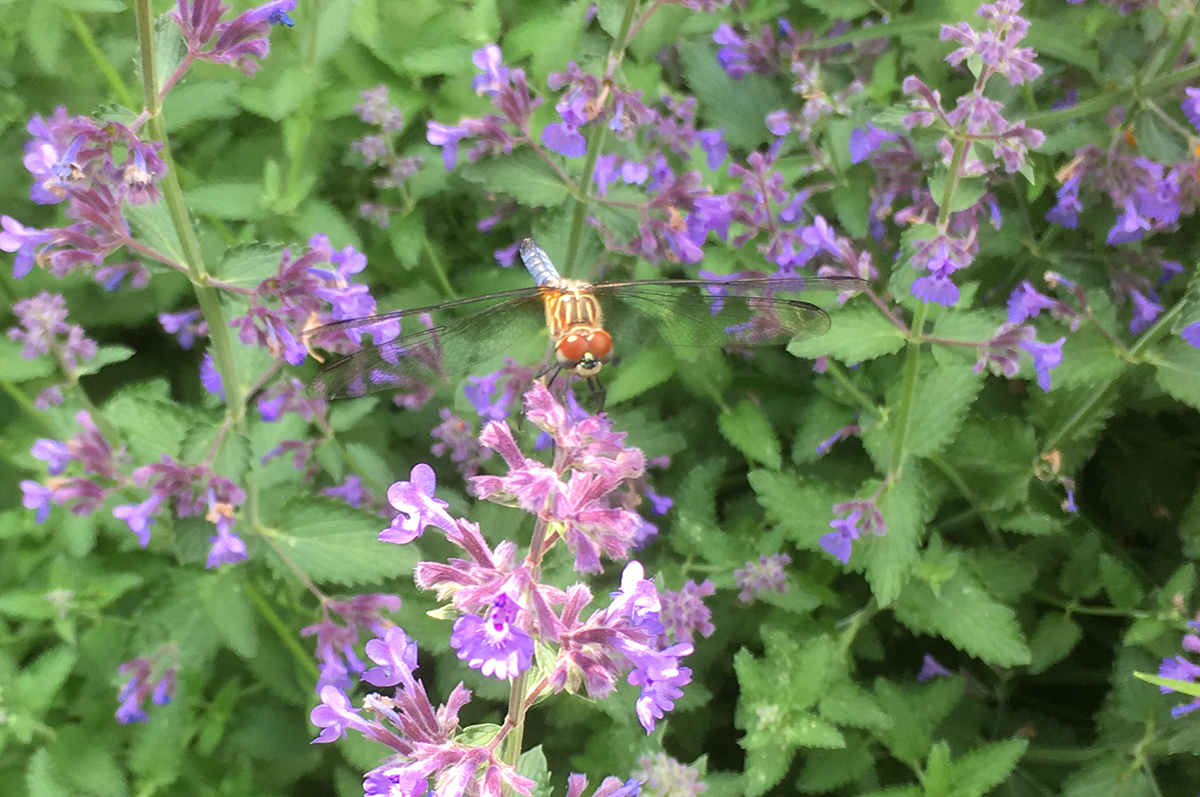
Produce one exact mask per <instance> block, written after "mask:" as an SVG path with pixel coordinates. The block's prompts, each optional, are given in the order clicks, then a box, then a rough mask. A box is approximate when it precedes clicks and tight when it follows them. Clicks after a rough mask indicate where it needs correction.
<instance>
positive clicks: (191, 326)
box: [158, 308, 208, 349]
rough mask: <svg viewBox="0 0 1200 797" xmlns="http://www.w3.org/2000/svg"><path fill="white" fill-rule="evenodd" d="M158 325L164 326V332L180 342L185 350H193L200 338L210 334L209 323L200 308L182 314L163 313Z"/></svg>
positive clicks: (159, 317)
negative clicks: (197, 339)
mask: <svg viewBox="0 0 1200 797" xmlns="http://www.w3.org/2000/svg"><path fill="white" fill-rule="evenodd" d="M158 323H160V324H162V328H163V330H165V331H166V332H167V333H168V334H170V335H174V336H175V337H176V338H177V339H178V340H179V345H180V346H182V347H183V348H185V349H190V348H192V345H193V344H194V343H195V342H196V338H197V337H198V336H201V335H207V334H208V322H206V321H205V320H204V316H203V315H202V314H201V313H200V310H199V308H196V309H194V310H184V311H183V312H180V313H161V314H160V315H159V316H158Z"/></svg>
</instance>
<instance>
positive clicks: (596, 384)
mask: <svg viewBox="0 0 1200 797" xmlns="http://www.w3.org/2000/svg"><path fill="white" fill-rule="evenodd" d="M585 381H586V382H587V386H588V398H589V399H590V400H592V401H594V402H595V403H596V414H597V415H599V414H600V413H602V412H604V396H605V394H606V392H607V391H605V389H604V385H602V384H600V380H599V379H597V378H596V377H594V376H589V377H588V378H587V379H586V380H585Z"/></svg>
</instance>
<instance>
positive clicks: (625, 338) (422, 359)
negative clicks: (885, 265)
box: [307, 238, 867, 399]
mask: <svg viewBox="0 0 1200 797" xmlns="http://www.w3.org/2000/svg"><path fill="white" fill-rule="evenodd" d="M519 251H520V254H521V260H522V262H524V264H525V268H526V270H527V271H528V272H529V274H530V276H531V277H533V281H534V283H535V284H534V285H532V286H530V287H528V288H517V289H514V290H507V291H498V292H496V293H490V294H486V295H484V296H475V297H471V298H468V299H455V300H453V301H449V302H443V303H442V304H438V305H432V306H430V307H418V308H414V309H410V310H397V311H395V312H391V313H382V314H379V315H373V316H366V317H364V318H352V319H346V320H343V321H335V322H333V323H331V324H325V325H324V326H321V327H318V328H316V329H313V330H310V331H309V333H308V336H307V337H308V339H309V340H310V341H312V340H317V341H320V340H326V341H328V340H331V339H333V338H334V337H335V336H336V334H337V333H348V334H350V335H352V336H353V337H354V338H355V339H356V340H358V339H361V337H362V335H364V334H370V333H371V332H372V331H373V330H378V329H380V328H391V329H395V328H396V327H397V325H398V322H399V321H400V320H401V319H404V318H409V317H417V316H422V315H423V314H426V313H428V314H430V316H431V317H432V318H434V319H436V320H435V321H434V322H433V323H432V325H431V326H429V327H428V328H426V329H423V330H421V331H418V332H410V333H407V334H404V335H400V336H399V337H396V338H395V339H394V340H391V341H388V342H385V343H378V344H376V345H366V346H365V347H364V348H362V349H361V350H360V351H356V352H354V353H352V354H349V355H346V356H344V357H342V358H341V359H339V360H337V361H335V362H333V363H330V364H329V365H326V366H325V367H324V368H323V369H322V370H321V373H320V374H319V375H318V377H317V378H316V379H315V380H314V381H313V382H312V384H311V386H310V390H311V392H312V393H313V394H314V395H318V396H323V397H325V398H328V399H338V398H354V397H358V396H363V395H366V394H368V393H375V392H379V391H383V390H402V389H404V388H406V387H411V386H413V385H416V384H424V385H427V384H431V383H433V382H434V381H436V380H440V379H444V378H446V377H449V376H453V375H456V374H461V373H464V372H466V371H469V370H470V369H471V368H472V367H473V366H475V365H477V364H479V363H482V362H483V361H485V360H488V359H490V358H492V357H496V356H498V355H501V354H505V353H507V352H509V351H510V350H511V348H512V347H513V346H514V345H516V344H519V343H520V342H522V341H523V340H525V339H527V338H528V337H529V336H530V335H534V334H536V333H538V332H539V331H541V330H548V331H549V335H550V341H551V343H552V344H553V351H554V361H553V362H552V363H551V364H550V365H549V366H548V367H547V368H546V369H545V370H543V371H542V372H541V374H540V375H545V374H547V373H550V374H551V377H550V378H551V379H552V380H553V378H554V377H555V376H557V374H558V373H560V372H563V371H566V372H570V373H575V374H578V375H579V376H582V377H585V378H587V379H591V378H593V377H595V376H596V375H597V374H598V373H599V372H600V370H601V368H603V366H604V365H606V364H607V363H610V362H611V361H612V359H613V354H614V350H615V347H616V345H617V344H618V343H621V342H629V341H636V342H637V344H638V345H639V346H642V345H646V344H647V343H650V342H655V341H662V342H664V343H667V344H669V345H671V346H682V347H690V346H734V347H740V346H763V345H770V344H778V343H787V342H789V341H792V340H803V339H806V338H814V337H817V336H818V335H822V334H824V333H825V332H826V331H827V330H828V329H829V326H830V321H829V316H828V315H827V314H826V313H825V311H824V310H822V309H821V308H819V307H817V306H816V305H813V304H809V303H808V302H805V301H801V300H798V299H787V298H780V297H778V296H776V295H775V294H776V293H798V292H800V291H840V292H846V291H860V290H863V289H865V288H866V286H867V283H866V282H865V281H864V280H860V279H856V278H853V277H826V278H813V277H785V278H774V277H762V278H757V277H752V278H737V279H730V280H719V279H650V280H624V281H618V282H598V283H589V282H584V281H581V280H571V279H565V278H563V277H561V276H560V275H559V273H558V270H557V269H556V268H555V267H554V264H553V263H551V262H550V258H549V256H548V255H547V254H546V253H545V251H543V250H542V248H541V247H540V246H538V245H537V244H536V243H534V241H533V239H532V238H525V239H524V240H522V241H521V243H520V246H519ZM475 304H482V305H484V306H482V307H481V308H480V309H477V310H473V311H471V312H468V313H467V314H466V315H463V316H460V317H458V318H447V317H446V316H447V314H446V312H445V311H448V310H453V309H455V308H467V309H469V308H470V307H471V306H472V305H475Z"/></svg>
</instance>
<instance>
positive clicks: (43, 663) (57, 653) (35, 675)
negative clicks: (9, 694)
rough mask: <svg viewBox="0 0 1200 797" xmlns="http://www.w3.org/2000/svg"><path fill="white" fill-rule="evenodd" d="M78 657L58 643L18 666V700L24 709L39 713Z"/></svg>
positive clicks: (54, 693)
mask: <svg viewBox="0 0 1200 797" xmlns="http://www.w3.org/2000/svg"><path fill="white" fill-rule="evenodd" d="M78 660H79V654H78V652H77V651H75V650H73V649H71V648H69V647H67V646H66V645H59V646H58V647H54V648H51V649H50V650H47V651H46V652H45V653H43V654H41V655H40V656H38V657H37V658H36V659H34V660H33V662H32V663H30V664H29V665H28V666H26V667H25V668H24V669H22V670H21V674H20V676H19V677H18V679H17V684H16V687H17V694H19V695H20V703H21V705H22V706H23V707H24V708H25V710H26V711H28V712H30V713H32V714H39V715H40V714H41V712H42V711H43V710H45V709H46V708H47V707H48V706H49V705H50V703H51V701H53V700H54V697H55V695H57V694H58V690H59V689H60V688H61V687H62V685H63V684H64V683H65V682H66V680H67V676H68V675H70V674H71V669H72V668H73V667H74V666H75V662H76V661H78Z"/></svg>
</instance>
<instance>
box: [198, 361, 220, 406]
mask: <svg viewBox="0 0 1200 797" xmlns="http://www.w3.org/2000/svg"><path fill="white" fill-rule="evenodd" d="M200 384H201V385H203V386H204V389H205V390H207V391H208V392H209V393H211V394H212V395H214V396H216V397H217V398H219V399H221V401H224V400H225V383H224V382H223V381H222V380H221V372H220V371H218V370H217V366H216V364H215V363H214V362H213V356H212V355H211V354H209V353H208V352H205V353H204V357H203V358H201V360H200Z"/></svg>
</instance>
